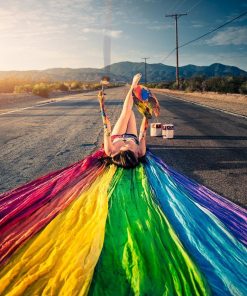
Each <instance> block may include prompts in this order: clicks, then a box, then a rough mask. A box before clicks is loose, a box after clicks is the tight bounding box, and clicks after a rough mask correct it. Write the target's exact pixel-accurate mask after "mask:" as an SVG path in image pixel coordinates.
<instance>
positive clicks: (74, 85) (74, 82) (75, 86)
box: [70, 81, 80, 89]
mask: <svg viewBox="0 0 247 296" xmlns="http://www.w3.org/2000/svg"><path fill="white" fill-rule="evenodd" d="M79 88H80V83H79V82H78V81H73V82H71V84H70V89H79Z"/></svg>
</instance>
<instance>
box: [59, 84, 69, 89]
mask: <svg viewBox="0 0 247 296" xmlns="http://www.w3.org/2000/svg"><path fill="white" fill-rule="evenodd" d="M57 89H58V90H61V91H68V90H69V87H68V85H66V84H64V83H59V85H58V87H57Z"/></svg>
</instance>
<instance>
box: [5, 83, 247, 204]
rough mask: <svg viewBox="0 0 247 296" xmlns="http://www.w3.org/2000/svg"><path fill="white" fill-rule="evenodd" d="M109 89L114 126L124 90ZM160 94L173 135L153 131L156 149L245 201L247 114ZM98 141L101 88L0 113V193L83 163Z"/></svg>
mask: <svg viewBox="0 0 247 296" xmlns="http://www.w3.org/2000/svg"><path fill="white" fill-rule="evenodd" d="M106 93H107V94H108V95H107V102H106V105H107V110H108V114H109V116H110V118H111V121H112V123H113V124H114V123H115V122H116V120H117V118H118V116H119V114H120V110H121V109H120V108H121V105H122V102H123V99H124V97H125V95H126V93H127V88H116V89H109V90H107V91H106ZM157 97H158V98H159V100H160V104H161V107H162V108H161V116H160V118H159V121H160V122H162V123H173V124H174V126H175V138H174V139H172V140H164V139H162V138H151V137H148V146H149V148H150V149H151V151H153V152H154V153H155V154H156V155H158V156H160V157H161V158H162V159H163V160H164V161H165V162H166V163H167V164H168V165H170V166H172V167H174V168H175V169H176V170H178V171H179V172H181V173H183V174H185V175H187V176H189V177H191V178H193V179H195V180H196V181H198V182H199V183H201V184H203V185H205V186H207V187H208V188H210V189H212V190H214V191H215V192H217V193H219V194H221V195H223V196H225V197H226V198H228V199H230V200H232V201H234V202H236V203H238V204H240V205H243V206H246V205H247V196H246V195H247V186H246V184H247V120H246V119H244V118H240V117H236V116H233V115H229V114H226V113H223V112H220V111H215V110H212V109H208V108H205V107H201V106H196V105H194V104H191V103H189V102H184V101H180V100H176V99H174V98H170V97H169V96H167V95H162V94H157ZM29 107H30V106H29ZM137 117H138V122H140V115H139V114H137ZM101 142H102V123H101V118H100V114H99V109H98V102H97V98H96V92H90V93H88V94H76V95H70V96H67V97H63V98H61V100H59V101H57V102H52V103H50V104H46V105H41V106H34V107H32V108H28V109H25V110H19V111H15V112H12V113H7V114H4V115H0V168H1V171H0V192H4V191H6V190H9V189H11V188H14V187H16V186H19V185H21V184H24V183H26V182H28V181H31V180H33V179H35V178H38V177H39V176H42V175H44V174H46V173H48V172H51V171H53V170H56V169H59V168H62V167H64V166H67V165H69V164H71V163H73V162H75V161H78V160H80V159H82V158H83V157H85V156H86V155H88V154H89V153H91V152H92V151H94V150H96V149H97V147H99V146H100V144H101Z"/></svg>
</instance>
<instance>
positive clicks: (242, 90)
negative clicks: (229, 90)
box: [239, 80, 247, 95]
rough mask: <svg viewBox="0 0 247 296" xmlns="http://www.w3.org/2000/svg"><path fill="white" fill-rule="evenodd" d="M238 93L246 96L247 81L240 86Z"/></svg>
mask: <svg viewBox="0 0 247 296" xmlns="http://www.w3.org/2000/svg"><path fill="white" fill-rule="evenodd" d="M239 92H240V93H241V94H244V95H246V94H247V80H246V81H244V82H243V83H242V84H241V85H240V87H239Z"/></svg>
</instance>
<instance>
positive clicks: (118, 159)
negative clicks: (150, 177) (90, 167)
mask: <svg viewBox="0 0 247 296" xmlns="http://www.w3.org/2000/svg"><path fill="white" fill-rule="evenodd" d="M143 160H144V157H142V158H139V159H138V158H137V157H136V156H135V153H134V152H133V151H131V150H125V151H120V152H119V153H118V154H116V155H114V156H113V157H105V158H104V162H105V163H107V164H112V163H114V164H115V165H117V166H119V167H123V168H126V169H132V168H135V167H136V166H137V165H138V164H139V162H140V161H143Z"/></svg>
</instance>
